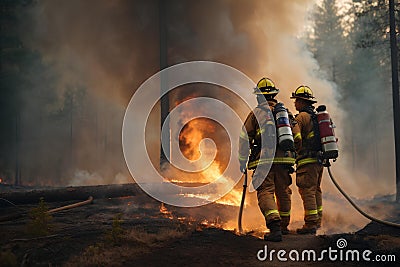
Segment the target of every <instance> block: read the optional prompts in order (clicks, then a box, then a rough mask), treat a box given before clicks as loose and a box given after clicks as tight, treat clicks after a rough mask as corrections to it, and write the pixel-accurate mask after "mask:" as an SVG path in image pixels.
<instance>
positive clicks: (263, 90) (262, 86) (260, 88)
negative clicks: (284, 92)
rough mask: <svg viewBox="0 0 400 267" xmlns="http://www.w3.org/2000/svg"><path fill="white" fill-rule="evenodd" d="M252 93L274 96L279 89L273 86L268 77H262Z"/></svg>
mask: <svg viewBox="0 0 400 267" xmlns="http://www.w3.org/2000/svg"><path fill="white" fill-rule="evenodd" d="M253 93H254V94H257V95H264V96H270V97H275V96H276V95H277V94H278V93H279V89H278V88H276V87H275V84H274V82H273V81H272V80H271V79H269V78H262V79H261V80H260V81H259V82H258V83H257V87H256V88H254V92H253Z"/></svg>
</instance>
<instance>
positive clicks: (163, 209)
mask: <svg viewBox="0 0 400 267" xmlns="http://www.w3.org/2000/svg"><path fill="white" fill-rule="evenodd" d="M160 212H161V213H162V214H163V215H164V217H166V218H168V219H171V220H172V219H173V218H174V216H173V215H172V212H170V211H169V210H168V209H167V208H166V207H165V205H164V203H161V205H160Z"/></svg>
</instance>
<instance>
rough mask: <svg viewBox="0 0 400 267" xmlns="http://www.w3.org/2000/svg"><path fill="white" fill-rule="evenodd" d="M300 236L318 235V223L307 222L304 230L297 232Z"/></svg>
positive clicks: (300, 229)
mask: <svg viewBox="0 0 400 267" xmlns="http://www.w3.org/2000/svg"><path fill="white" fill-rule="evenodd" d="M296 232H297V233H298V234H299V235H307V234H311V235H315V234H316V233H317V222H316V221H315V222H306V223H305V224H304V225H303V227H302V228H299V229H297V230H296Z"/></svg>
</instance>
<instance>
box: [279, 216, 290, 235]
mask: <svg viewBox="0 0 400 267" xmlns="http://www.w3.org/2000/svg"><path fill="white" fill-rule="evenodd" d="M281 218H282V220H281V232H282V234H283V235H287V234H289V229H288V225H289V222H290V216H281Z"/></svg>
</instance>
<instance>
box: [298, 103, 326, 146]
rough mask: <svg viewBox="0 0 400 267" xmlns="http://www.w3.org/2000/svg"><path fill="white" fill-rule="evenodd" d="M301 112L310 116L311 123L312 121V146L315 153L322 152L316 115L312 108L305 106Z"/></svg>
mask: <svg viewBox="0 0 400 267" xmlns="http://www.w3.org/2000/svg"><path fill="white" fill-rule="evenodd" d="M301 111H303V112H307V113H308V114H310V116H311V121H312V124H313V125H312V127H313V132H314V138H313V146H315V149H316V150H317V151H320V150H322V145H321V137H320V133H319V126H318V119H317V113H316V112H315V111H314V108H313V107H311V106H307V107H305V108H303V109H302V110H301Z"/></svg>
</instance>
